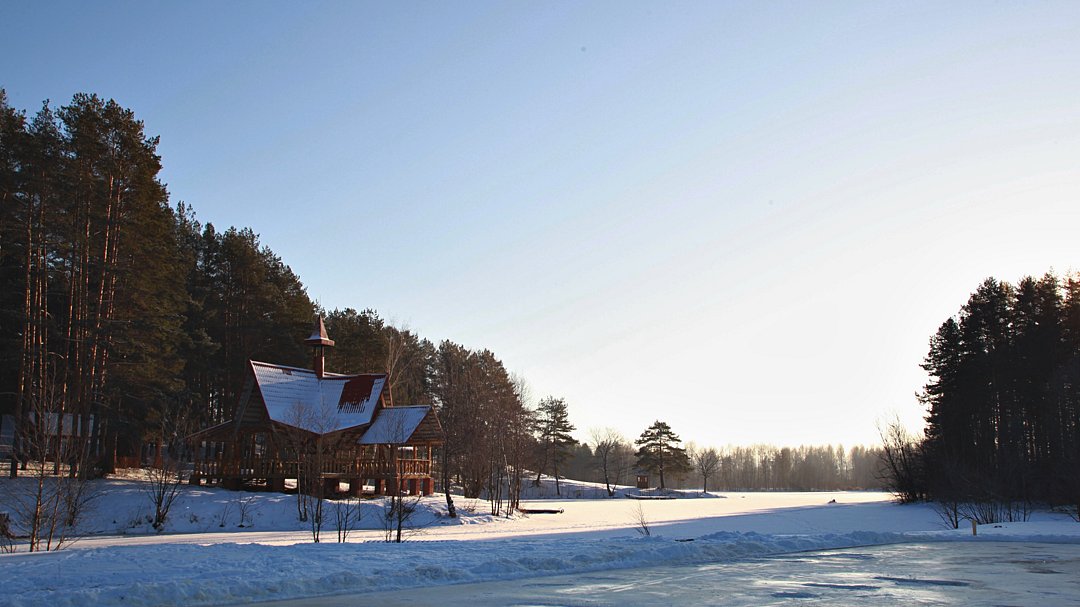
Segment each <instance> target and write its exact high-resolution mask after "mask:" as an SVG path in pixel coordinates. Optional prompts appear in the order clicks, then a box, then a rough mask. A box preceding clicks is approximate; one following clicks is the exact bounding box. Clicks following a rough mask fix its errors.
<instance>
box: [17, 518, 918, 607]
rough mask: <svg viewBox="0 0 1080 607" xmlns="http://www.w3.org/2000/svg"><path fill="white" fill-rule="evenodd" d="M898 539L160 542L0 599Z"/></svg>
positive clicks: (201, 596)
mask: <svg viewBox="0 0 1080 607" xmlns="http://www.w3.org/2000/svg"><path fill="white" fill-rule="evenodd" d="M902 539H903V537H902V536H899V535H897V534H872V533H852V534H825V535H821V536H798V537H796V536H769V535H763V534H758V533H716V534H712V535H709V536H706V537H702V538H698V539H696V540H695V541H678V540H675V539H670V538H661V537H623V538H614V539H602V540H597V539H579V540H496V541H473V542H467V541H444V542H413V543H405V544H393V545H391V544H381V543H364V544H298V545H294V546H265V545H260V544H215V545H211V546H198V545H182V544H163V545H154V546H112V547H107V548H95V549H89V550H70V551H67V552H59V553H51V554H40V553H39V554H16V555H9V556H7V557H5V558H3V559H0V570H2V575H3V577H4V579H5V584H4V596H2V597H0V605H5V606H7V605H10V606H12V607H14V606H23V605H26V606H30V605H43V604H49V605H51V606H52V607H62V606H67V605H90V604H93V605H161V604H166V603H168V604H185V605H215V604H227V603H244V602H253V601H265V600H273V599H285V598H300V597H309V596H317V595H326V594H344V593H362V592H370V591H374V590H391V589H405V588H417V587H423V586H433V585H440V584H453V583H462V582H477V581H489V580H507V579H517V578H525V577H535V576H537V575H546V574H566V573H577V572H588V571H599V570H605V569H622V568H628V567H641V566H648V565H658V564H692V563H706V562H717V561H726V560H736V559H746V558H753V557H760V556H767V555H770V554H777V553H782V552H791V551H797V550H818V549H826V548H841V547H850V546H857V545H866V544H880V543H888V542H897V541H901V540H902Z"/></svg>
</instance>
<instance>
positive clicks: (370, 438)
mask: <svg viewBox="0 0 1080 607" xmlns="http://www.w3.org/2000/svg"><path fill="white" fill-rule="evenodd" d="M428 411H431V407H428V406H426V405H417V406H412V407H386V408H384V409H382V410H381V411H379V416H378V417H376V418H375V423H373V424H371V427H370V428H368V429H367V432H364V435H363V436H361V437H360V440H359V441H358V442H359V443H360V444H361V445H400V444H403V443H405V442H407V441H408V440H409V437H411V436H412V435H413V432H416V428H417V427H418V426H420V422H422V421H424V417H425V416H426V415H427V414H428Z"/></svg>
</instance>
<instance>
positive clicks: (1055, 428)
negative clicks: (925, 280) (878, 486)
mask: <svg viewBox="0 0 1080 607" xmlns="http://www.w3.org/2000/svg"><path fill="white" fill-rule="evenodd" d="M923 368H925V369H926V371H927V372H928V373H929V375H930V381H929V382H928V383H927V385H926V387H925V389H924V390H923V392H922V393H921V395H920V400H921V401H922V402H923V403H924V404H925V405H926V407H927V418H926V419H927V428H926V436H925V438H924V439H923V440H922V441H921V443H919V444H917V445H915V447H916V453H917V455H918V457H917V458H914V459H913V460H911V461H912V462H913V463H911V464H909V469H908V470H906V471H904V470H901V471H900V472H901V474H906V475H907V477H908V478H909V479H914V480H913V483H914V484H913V485H912V486H913V487H914V491H915V493H916V494H918V493H919V492H922V493H924V494H925V495H927V496H929V497H931V498H933V499H935V500H938V501H941V502H945V503H953V504H955V503H1005V504H1018V503H1019V504H1030V503H1031V502H1044V503H1050V504H1055V505H1064V506H1070V507H1074V508H1075V507H1076V506H1077V505H1078V504H1080V476H1078V475H1077V473H1076V470H1077V465H1078V464H1080V278H1077V277H1075V276H1070V277H1067V278H1065V279H1064V280H1062V279H1059V278H1058V277H1057V276H1055V275H1053V274H1049V273H1048V274H1046V275H1044V276H1043V277H1042V278H1032V277H1025V278H1023V279H1021V280H1020V281H1019V282H1018V283H1017V284H1015V285H1012V284H1009V283H1007V282H1001V281H998V280H995V279H993V278H989V279H987V280H986V281H984V282H983V283H982V284H981V285H979V287H978V288H977V289H976V290H975V292H974V293H972V294H971V297H970V298H969V299H968V301H967V303H966V304H965V305H964V306H963V308H962V309H961V310H960V313H959V314H958V315H957V316H956V317H954V318H949V319H948V320H946V321H945V322H944V323H942V325H941V327H940V328H939V329H938V331H937V333H936V334H935V335H934V336H933V337H932V338H931V340H930V351H929V353H928V354H927V356H926V360H925V362H924V363H923ZM894 442H903V441H894ZM894 447H897V448H899V445H898V444H897V445H894ZM915 497H917V495H916V496H915ZM1013 510H1015V508H1013Z"/></svg>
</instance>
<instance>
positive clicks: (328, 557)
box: [0, 479, 1080, 607]
mask: <svg viewBox="0 0 1080 607" xmlns="http://www.w3.org/2000/svg"><path fill="white" fill-rule="evenodd" d="M101 489H102V491H101V497H99V498H98V499H97V500H96V501H95V502H94V507H93V509H92V511H91V512H90V513H88V515H87V517H86V519H85V521H84V523H83V526H84V531H85V532H86V533H87V534H88V535H87V537H84V538H82V539H80V540H79V541H77V542H76V543H74V544H73V545H72V546H71V547H70V548H68V549H66V550H63V551H60V552H53V553H33V554H29V553H25V552H20V553H15V554H5V555H0V579H2V580H4V582H3V592H0V605H42V604H49V605H51V606H55V607H59V606H62V605H90V604H94V605H165V604H186V605H217V604H230V603H247V602H256V601H267V600H274V599H287V598H298V597H309V596H317V595H327V594H353V593H364V592H371V591H374V590H385V589H395V588H397V589H409V588H419V587H429V586H437V585H445V584H456V583H464V582H484V581H498V580H513V579H521V578H528V577H535V576H543V575H558V574H572V573H585V572H597V571H604V570H612V569H622V568H631V567H648V566H654V565H674V564H704V563H723V562H731V561H735V560H745V559H750V558H756V557H763V556H768V555H775V554H780V553H789V552H796V551H807V550H822V549H830V548H844V547H852V546H867V545H881V544H895V543H910V542H927V541H932V542H944V541H984V542H985V541H993V540H1003V539H1004V540H1012V541H1020V540H1024V541H1042V542H1056V543H1066V544H1075V546H1076V550H1077V551H1078V552H1080V524H1078V523H1076V522H1074V521H1072V520H1071V519H1070V518H1068V517H1067V516H1064V515H1057V514H1053V513H1046V512H1036V513H1035V514H1034V516H1033V517H1032V519H1031V521H1030V522H1027V523H1010V524H1002V525H999V526H983V527H980V529H979V535H978V536H977V537H975V538H972V537H971V529H970V527H967V528H964V529H961V530H946V529H944V528H943V527H942V525H941V523H940V520H939V519H938V517H937V515H936V514H935V513H934V512H933V510H932V509H931V508H929V507H928V506H923V505H916V506H899V505H897V504H894V503H892V502H891V500H890V499H889V496H888V495H885V494H881V493H724V494H714V495H713V496H712V497H711V499H710V498H706V499H673V500H649V501H641V500H630V499H625V498H615V499H604V498H600V499H543V500H537V501H533V502H527V503H525V504H524V507H525V508H538V509H545V510H562V511H563V512H562V513H559V514H533V515H528V516H517V517H515V518H511V519H507V518H503V517H493V516H491V515H490V514H489V513H487V503H486V502H483V501H480V500H464V499H461V498H460V497H459V498H457V499H456V504H457V505H458V507H459V508H460V509H461V510H462V516H461V517H460V518H458V519H451V518H449V517H447V516H446V514H445V500H444V499H443V498H442V497H441V496H437V497H432V498H425V499H424V500H423V501H422V502H421V504H420V505H419V507H418V510H417V514H416V516H415V519H414V523H415V525H416V526H417V529H416V530H415V533H414V534H413V535H412V536H411V537H410V541H408V542H406V543H404V544H386V543H383V542H382V540H383V538H384V530H383V526H382V524H381V522H380V514H381V512H382V509H383V503H382V501H381V500H372V501H367V502H364V503H363V506H362V508H363V516H362V518H361V523H360V525H361V527H363V528H362V529H359V530H357V531H354V532H353V534H352V535H351V536H350V541H349V542H348V543H346V544H337V543H333V542H334V540H335V535H336V534H335V531H334V526H333V523H332V522H330V523H328V524H327V525H326V526H325V527H324V529H323V543H320V544H313V543H312V541H311V535H310V531H307V530H306V527H305V525H304V524H303V523H300V522H298V521H297V519H296V512H295V510H296V506H295V498H294V497H293V496H288V495H278V494H269V493H261V494H257V493H250V494H249V493H240V492H228V491H222V490H216V489H205V488H202V489H196V488H191V489H188V490H186V491H185V493H184V495H183V496H182V497H181V500H180V501H179V502H178V503H177V504H176V505H175V506H174V509H173V513H172V515H171V517H170V521H169V524H168V525H167V527H166V529H165V532H164V533H161V534H158V533H154V532H153V530H152V529H151V528H150V527H149V525H148V523H147V521H146V515H147V514H148V512H149V501H148V500H147V498H146V497H145V495H144V493H143V491H142V485H141V484H140V483H139V482H137V481H134V480H123V479H116V480H110V481H106V482H105V483H103V485H102V487H101ZM591 489H592V487H589V486H586V485H583V484H571V486H570V487H567V488H566V490H565V491H564V493H565V494H567V495H582V496H591V495H595V492H593V491H591ZM12 490H13V486H12V485H11V481H9V480H6V479H5V480H3V481H0V497H2V496H4V495H8V494H10V492H11V491H12ZM687 497H689V496H687ZM0 509H2V506H0ZM241 510H243V511H244V512H243V513H244V515H245V516H244V517H243V519H244V520H243V524H244V527H242V528H241V527H239V525H240V524H241V516H240V515H241ZM641 520H644V521H645V522H646V524H647V526H648V528H649V533H650V535H649V536H645V535H643V534H642V533H640V530H641V527H642V526H641V524H640V522H641ZM689 540H692V541H689ZM1070 548H1072V546H1070Z"/></svg>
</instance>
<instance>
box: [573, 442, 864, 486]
mask: <svg viewBox="0 0 1080 607" xmlns="http://www.w3.org/2000/svg"><path fill="white" fill-rule="evenodd" d="M708 450H712V451H715V452H716V455H717V459H716V465H715V467H714V468H713V469H712V470H710V471H709V478H708V485H707V487H708V489H709V490H710V491H714V490H715V491H839V490H863V489H866V490H880V489H881V488H882V480H881V477H882V474H881V469H880V466H881V449H880V448H879V447H869V448H868V447H863V446H856V447H852V448H851V449H847V450H845V449H844V447H843V446H841V445H836V446H829V445H825V446H802V447H775V446H771V445H755V446H749V447H735V446H727V447H721V448H716V449H710V448H704V447H699V446H697V445H694V444H689V445H688V447H687V451H688V452H689V454H690V460H691V462H690V466H689V468H688V469H684V470H680V471H678V472H676V474H675V475H674V476H673V480H672V481H671V482H669V486H671V487H673V488H677V489H698V490H700V489H701V488H702V487H703V486H705V483H704V478H703V477H702V474H701V470H700V468H701V466H700V465H699V463H700V462H701V461H708V460H707V459H705V458H702V457H700V454H702V453H703V452H705V451H708ZM615 452H616V453H618V452H619V451H618V450H615ZM623 452H624V453H626V454H627V457H628V458H629V464H630V465H629V467H627V468H626V471H627V472H626V475H625V476H624V477H620V478H619V479H618V482H619V484H630V485H632V484H634V481H635V477H634V476H632V475H631V473H632V472H633V469H632V468H633V463H634V461H633V460H634V458H633V449H632V447H631V446H630V445H629V443H627V444H626V445H625V449H624V450H623ZM565 469H566V475H567V476H568V477H570V478H574V479H580V480H584V481H591V482H597V483H602V482H603V476H602V474H601V471H600V469H599V465H598V462H597V454H596V451H595V444H594V445H593V446H590V445H586V444H578V445H577V446H576V447H574V448H573V449H572V451H571V456H570V459H569V461H568V462H567V465H566V467H565ZM612 469H614V470H619V467H618V466H613V467H612ZM652 483H653V484H655V479H653V480H652Z"/></svg>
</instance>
